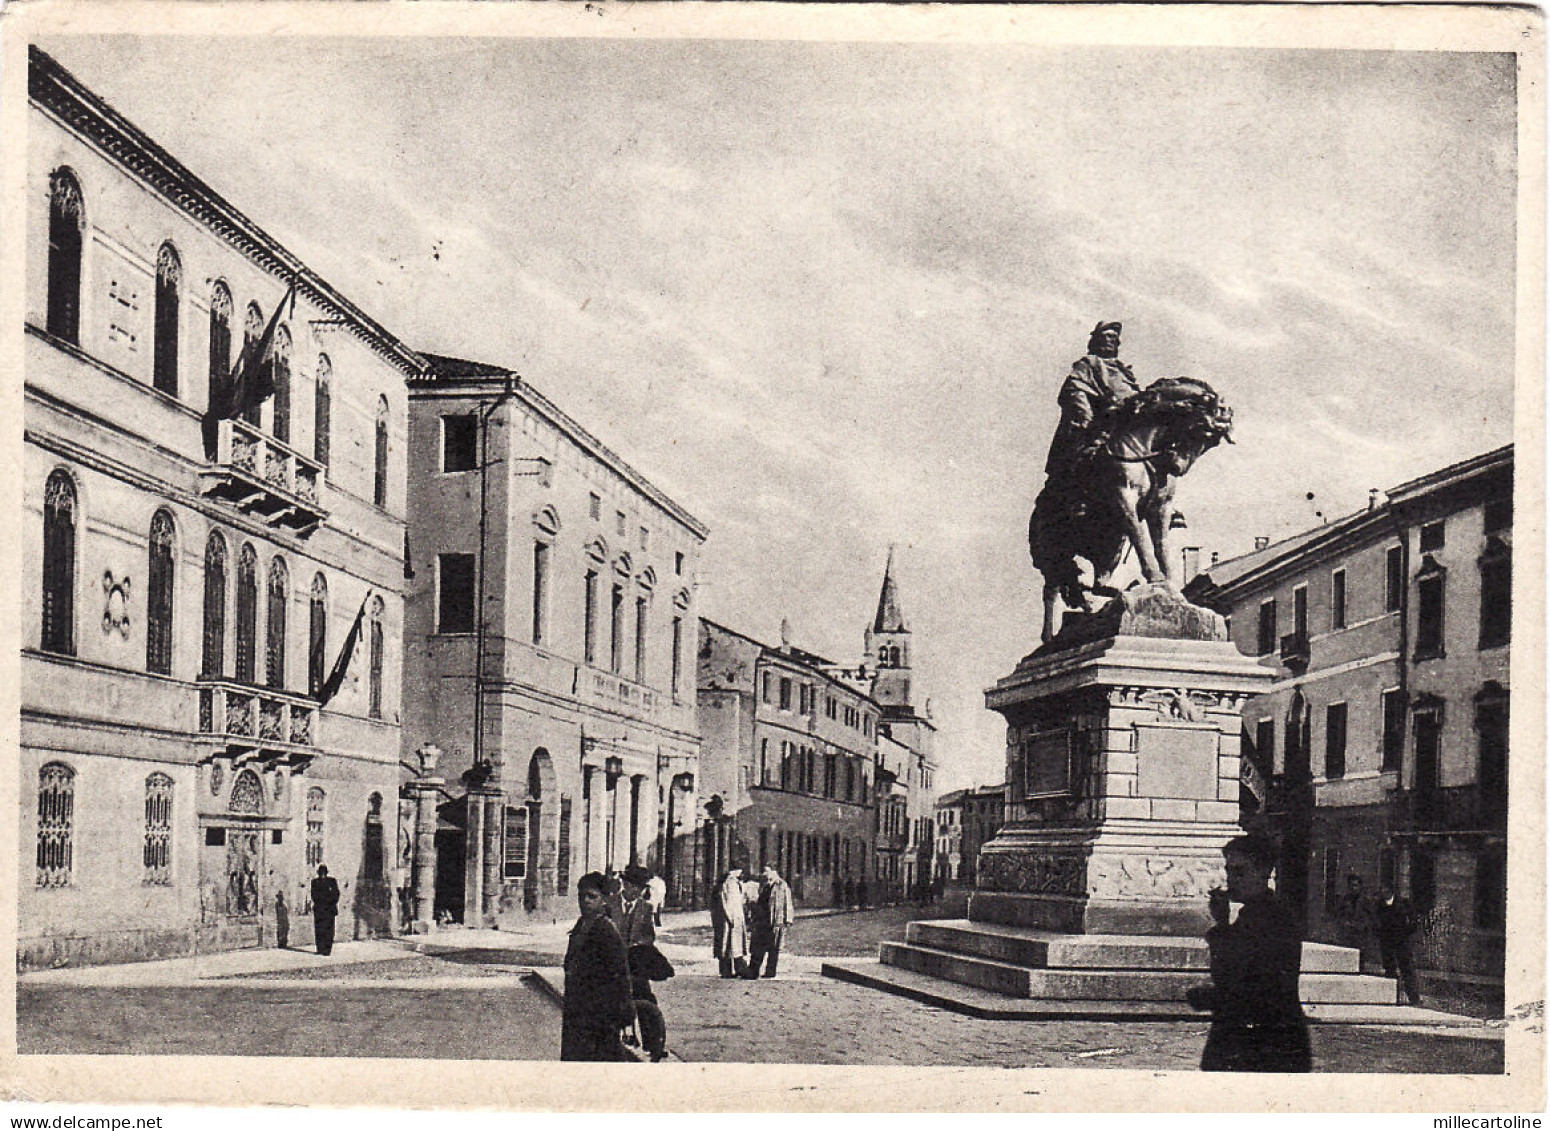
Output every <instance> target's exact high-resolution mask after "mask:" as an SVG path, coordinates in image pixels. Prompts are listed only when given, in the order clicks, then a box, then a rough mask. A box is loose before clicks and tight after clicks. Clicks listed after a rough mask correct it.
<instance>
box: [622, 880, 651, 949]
mask: <svg viewBox="0 0 1550 1131" xmlns="http://www.w3.org/2000/svg"><path fill="white" fill-rule="evenodd" d="M621 879H622V881H623V890H622V893H621V894H622V896H623V898H622V900H621V903H620V915H621V918H620V920H619V935H620V937H621V938H623V939H624V948H625V949H626V950H628V949H629V948H630V947H632V946H650V945H653V944H655V943H656V941H657V927H656V916H655V915H654V914H653V913H652V907H651V900H650V899H648V898H647V897H646V884H647V883H648V882H649V881H650V879H651V873H650V872H648V871H646V869H644V868H642V867H641V866H640V865H639V864H631V865H630V866H629V867H628V868H626V869H625V870H624V874H623V876H622V877H621Z"/></svg>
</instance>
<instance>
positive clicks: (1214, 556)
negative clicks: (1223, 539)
mask: <svg viewBox="0 0 1550 1131" xmlns="http://www.w3.org/2000/svg"><path fill="white" fill-rule="evenodd" d="M1221 560H1222V555H1221V552H1220V551H1219V550H1212V551H1211V568H1212V569H1215V568H1216V563H1217V562H1219V561H1221Z"/></svg>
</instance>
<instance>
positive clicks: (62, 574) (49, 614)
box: [42, 471, 76, 656]
mask: <svg viewBox="0 0 1550 1131" xmlns="http://www.w3.org/2000/svg"><path fill="white" fill-rule="evenodd" d="M75 519H76V500H75V480H73V479H71V478H70V476H69V475H67V474H66V473H65V472H63V471H56V472H54V473H53V474H52V475H50V476H49V477H48V483H47V484H46V485H45V486H44V488H43V639H42V648H43V650H44V651H45V652H59V653H61V654H63V655H66V656H73V655H75Z"/></svg>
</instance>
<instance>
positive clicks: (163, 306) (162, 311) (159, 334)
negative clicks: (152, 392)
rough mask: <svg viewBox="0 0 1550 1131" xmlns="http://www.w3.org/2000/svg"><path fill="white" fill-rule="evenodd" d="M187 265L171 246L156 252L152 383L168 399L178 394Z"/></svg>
mask: <svg viewBox="0 0 1550 1131" xmlns="http://www.w3.org/2000/svg"><path fill="white" fill-rule="evenodd" d="M182 285H183V263H182V261H181V260H180V259H179V258H178V253H177V249H176V248H174V247H173V246H172V245H171V244H170V243H164V244H162V245H161V250H160V251H158V252H157V253H156V314H155V327H154V337H153V339H152V343H151V384H153V385H155V386H156V388H158V389H160V390H161V391H162V392H164V393H166V394H167V395H168V396H173V397H175V396H177V395H178V313H179V312H178V305H179V304H178V295H179V291H180V290H181V288H182Z"/></svg>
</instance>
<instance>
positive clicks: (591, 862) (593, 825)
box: [582, 766, 606, 872]
mask: <svg viewBox="0 0 1550 1131" xmlns="http://www.w3.org/2000/svg"><path fill="white" fill-rule="evenodd" d="M582 773H584V774H586V776H587V781H588V782H589V783H590V787H591V788H590V789H589V790H588V791H587V794H586V826H587V827H586V844H587V851H586V858H585V860H584V862H583V865H582V871H583V872H601V871H603V870H604V868H605V867H606V866H605V865H604V863H603V837H604V831H603V793H604V790H603V773H602V771H601V770H599V769H598V768H597V767H596V766H583V767H582Z"/></svg>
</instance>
